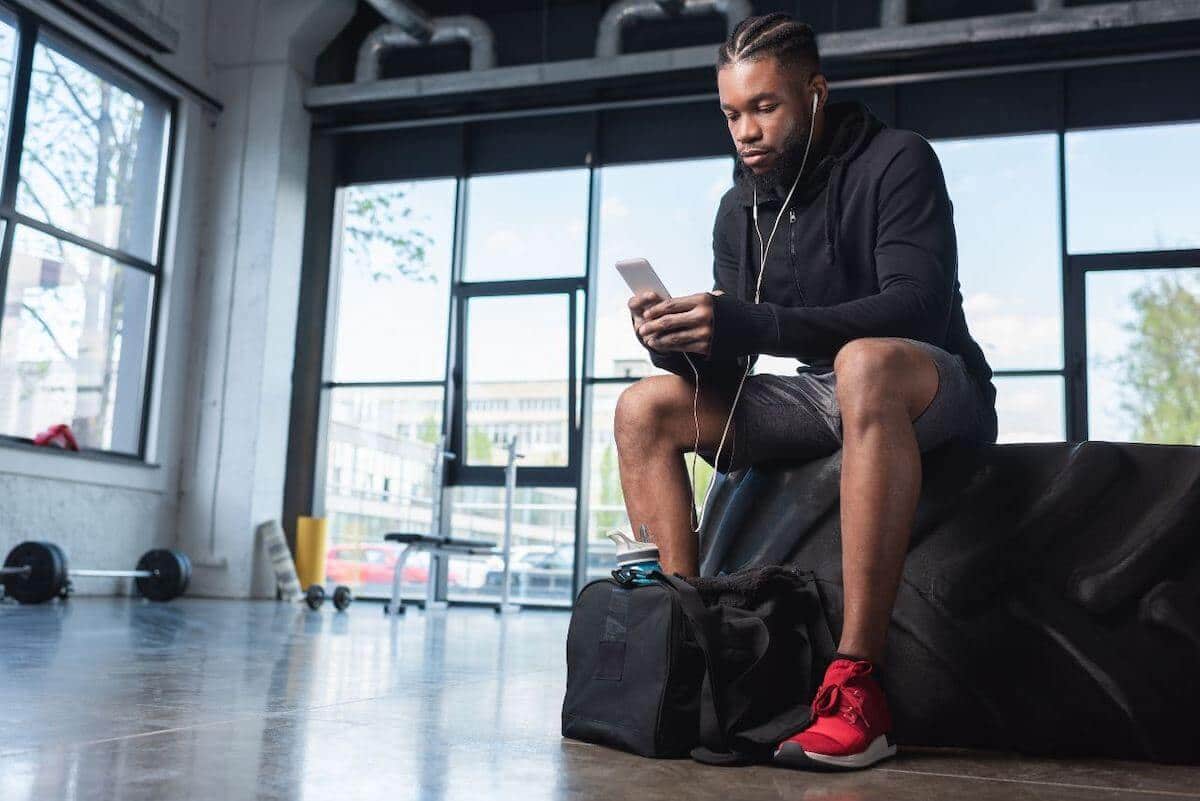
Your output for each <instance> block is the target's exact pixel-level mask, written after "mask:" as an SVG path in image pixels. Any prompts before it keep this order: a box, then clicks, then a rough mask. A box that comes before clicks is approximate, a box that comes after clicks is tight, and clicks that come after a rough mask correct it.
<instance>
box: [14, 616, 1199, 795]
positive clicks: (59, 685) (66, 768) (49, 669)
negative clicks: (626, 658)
mask: <svg viewBox="0 0 1200 801" xmlns="http://www.w3.org/2000/svg"><path fill="white" fill-rule="evenodd" d="M567 621H568V616H567V615H566V614H565V613H562V612H551V611H542V612H535V611H525V612H521V613H518V614H514V615H510V616H507V617H503V618H501V617H498V616H496V615H494V614H493V613H492V612H491V611H488V610H483V609H470V608H453V609H450V610H448V611H442V612H433V613H430V614H425V613H422V612H420V611H417V610H413V611H411V612H410V613H409V614H408V616H407V617H404V618H401V619H398V620H389V619H386V618H384V616H383V615H382V614H381V611H380V607H379V606H378V605H374V604H368V603H363V602H360V603H359V604H357V605H355V606H353V607H351V609H350V611H349V612H348V613H346V614H342V615H338V614H336V613H334V612H333V611H332V610H331V609H330V608H329V607H328V606H326V608H325V609H323V610H322V611H320V612H309V611H307V610H306V609H304V608H303V607H300V606H291V605H287V604H282V603H272V602H233V601H206V600H199V599H181V600H179V601H175V602H172V603H170V604H167V605H151V604H147V603H144V602H140V601H132V600H121V599H88V598H77V599H74V600H72V601H71V602H70V603H69V604H66V605H62V604H58V603H53V604H47V605H44V606H39V607H18V606H16V605H14V604H12V603H5V604H0V799H3V801H43V799H67V800H68V801H69V800H71V799H121V801H135V800H136V799H154V800H155V801H172V800H173V799H222V800H223V799H243V798H263V799H287V800H288V801H297V800H300V799H308V800H310V801H311V800H313V799H322V800H324V799H334V798H345V799H380V801H404V800H405V799H422V800H424V799H429V800H430V801H432V800H434V799H437V800H439V801H440V800H442V799H445V800H446V801H450V799H463V800H464V801H480V800H482V799H497V800H502V799H522V800H523V801H524V800H525V799H530V800H534V801H535V800H536V799H604V800H605V801H617V800H618V799H638V801H651V799H672V801H674V800H675V799H720V801H743V800H746V801H749V800H751V799H801V798H803V799H830V800H831V801H833V800H836V801H856V800H858V799H862V800H864V801H866V800H867V799H887V800H888V801H903V799H923V800H924V799H963V798H970V799H971V801H990V800H991V799H1018V798H1020V799H1026V798H1030V799H1085V798H1096V799H1121V798H1138V799H1163V798H1197V799H1200V768H1186V767H1173V766H1164V765H1145V764H1136V763H1113V762H1100V761H1089V760H1064V761H1056V760H1041V759H1025V758H1019V757H1014V756H1010V755H1004V754H981V753H969V752H953V751H945V750H937V751H932V750H931V751H913V750H908V751H903V752H901V755H900V756H899V757H897V758H896V759H895V760H893V761H892V762H890V763H888V765H887V767H880V768H876V769H875V770H872V771H869V772H865V773H857V774H849V775H823V774H822V775H814V774H804V773H798V772H793V771H788V770H782V769H775V768H769V767H761V768H738V769H732V768H713V767H705V766H701V765H698V764H695V763H692V762H690V761H652V760H645V759H640V758H638V757H633V756H629V755H627V754H622V753H619V752H615V751H610V750H607V749H603V748H599V747H595V746H590V745H584V744H580V743H574V742H570V741H566V740H563V739H562V738H561V737H560V736H559V734H558V726H559V719H558V716H559V704H560V702H561V700H562V691H563V684H564V680H565V676H564V673H565V668H564V658H563V640H564V637H565V636H566V629H567Z"/></svg>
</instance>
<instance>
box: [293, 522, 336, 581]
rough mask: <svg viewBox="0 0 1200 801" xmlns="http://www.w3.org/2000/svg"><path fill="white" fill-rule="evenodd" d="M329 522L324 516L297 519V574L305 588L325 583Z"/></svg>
mask: <svg viewBox="0 0 1200 801" xmlns="http://www.w3.org/2000/svg"><path fill="white" fill-rule="evenodd" d="M328 542H329V524H328V521H327V520H326V519H325V518H323V517H299V518H297V519H296V576H297V577H298V578H299V579H300V586H301V587H304V588H305V589H307V588H309V587H311V586H312V585H314V584H324V583H325V553H326V551H327V550H328Z"/></svg>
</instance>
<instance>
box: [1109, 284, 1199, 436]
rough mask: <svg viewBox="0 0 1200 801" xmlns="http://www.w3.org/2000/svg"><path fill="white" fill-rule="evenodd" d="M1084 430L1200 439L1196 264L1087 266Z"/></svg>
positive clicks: (1123, 434)
mask: <svg viewBox="0 0 1200 801" xmlns="http://www.w3.org/2000/svg"><path fill="white" fill-rule="evenodd" d="M1087 352H1088V384H1087V391H1088V435H1089V437H1091V438H1092V439H1104V440H1118V441H1126V442H1155V443H1162V444H1170V445H1200V268H1190V269H1178V268H1168V269H1141V270H1105V271H1098V272H1089V273H1088V274H1087Z"/></svg>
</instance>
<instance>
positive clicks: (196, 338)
mask: <svg viewBox="0 0 1200 801" xmlns="http://www.w3.org/2000/svg"><path fill="white" fill-rule="evenodd" d="M166 2H167V3H168V5H169V6H170V7H171V8H170V11H171V13H170V14H168V15H167V16H168V17H169V18H171V19H172V21H174V22H176V23H177V24H179V26H180V30H181V33H182V41H181V46H180V49H179V51H178V52H177V53H175V54H172V55H171V56H169V57H163V58H161V59H159V61H160V63H162V64H163V65H164V66H167V67H168V68H169V69H170V70H172V71H173V72H175V73H177V74H179V75H181V76H182V77H183V78H184V79H185V80H187V81H189V82H190V83H192V84H194V85H196V86H198V87H200V88H201V89H202V90H203V91H205V92H207V93H208V94H210V95H213V96H215V97H216V98H217V99H219V100H220V101H221V103H223V104H224V110H223V111H222V112H221V113H219V114H216V113H214V112H212V111H210V110H208V109H206V108H205V107H204V105H203V104H201V103H199V102H198V101H196V100H195V99H192V98H190V97H187V96H184V97H182V98H181V103H180V114H179V118H178V120H177V125H178V136H179V139H178V140H177V158H176V162H175V170H176V172H175V180H174V181H173V182H172V186H173V195H174V196H173V197H172V198H171V200H170V206H171V209H172V215H171V221H170V224H169V226H168V229H167V231H166V235H167V257H166V276H165V279H164V285H163V290H164V291H163V299H164V300H163V307H162V309H161V310H160V315H161V316H160V327H159V332H160V337H159V341H158V353H157V354H156V358H157V361H156V364H157V369H156V380H155V385H154V387H153V388H152V414H151V418H152V425H151V429H150V432H149V449H148V450H149V452H148V461H149V462H151V464H148V465H139V464H129V463H116V462H111V461H104V460H97V459H89V458H86V457H81V456H77V455H70V454H61V453H42V452H37V451H33V450H31V449H28V448H14V447H5V446H3V445H0V553H2V552H7V550H8V549H9V548H10V547H12V545H14V544H15V543H17V542H19V541H21V540H24V539H33V538H36V539H48V540H53V541H55V542H57V543H59V544H60V545H61V546H63V548H64V549H65V550H66V552H67V555H68V557H69V558H70V560H71V562H72V563H73V564H75V565H76V566H80V567H82V566H88V567H106V568H107V567H132V566H133V564H134V563H135V562H136V560H137V557H138V556H139V555H140V554H141V553H142V552H143V551H144V550H146V549H148V548H151V547H160V546H167V547H180V548H182V549H183V550H184V551H185V552H187V553H188V555H189V556H191V557H192V560H193V563H194V565H195V570H194V577H193V585H192V590H191V594H198V595H216V596H225V597H249V596H251V595H259V596H267V595H270V594H271V593H272V588H271V583H270V579H269V575H268V573H267V571H266V569H265V565H264V563H262V560H261V559H260V558H259V557H258V555H257V547H256V543H255V541H254V528H255V526H256V525H257V523H259V522H262V521H263V520H266V519H271V518H277V517H278V516H279V514H280V511H281V508H282V497H283V476H284V471H285V465H284V462H285V458H286V451H287V421H288V415H289V411H290V398H291V366H292V361H293V351H294V339H295V336H294V335H295V314H296V302H297V297H298V290H299V275H300V261H301V259H300V255H301V254H300V250H299V248H300V244H301V241H302V237H301V232H302V229H303V224H304V205H305V204H304V200H305V197H304V189H305V178H306V174H307V155H308V131H309V119H308V115H307V113H306V112H305V111H304V109H303V105H302V97H303V90H304V87H305V86H306V85H307V83H308V80H309V77H308V76H309V74H310V69H311V65H312V63H313V60H314V59H315V56H316V54H317V52H319V50H320V48H321V47H323V45H324V42H326V41H328V39H329V38H332V36H334V35H335V34H336V33H337V31H338V30H339V29H340V28H341V27H342V26H343V25H344V24H345V22H346V21H347V20H348V19H349V17H350V15H351V14H352V13H353V9H354V3H353V0H257V2H253V1H251V2H247V1H246V0H241V1H240V2H238V1H237V0H207V1H205V2H201V0H166ZM47 13H53V12H47ZM125 585H126V582H121V581H105V580H99V581H96V580H88V581H87V582H86V583H83V582H78V583H77V590H79V591H81V592H89V591H90V592H112V591H114V590H117V591H124V590H125V589H126V587H125Z"/></svg>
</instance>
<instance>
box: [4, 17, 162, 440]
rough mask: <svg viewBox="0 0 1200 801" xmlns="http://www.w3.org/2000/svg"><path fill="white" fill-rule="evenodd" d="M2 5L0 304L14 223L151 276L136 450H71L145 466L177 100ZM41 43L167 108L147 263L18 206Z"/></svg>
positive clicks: (69, 37)
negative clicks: (6, 32) (8, 28)
mask: <svg viewBox="0 0 1200 801" xmlns="http://www.w3.org/2000/svg"><path fill="white" fill-rule="evenodd" d="M0 10H2V11H3V12H7V14H8V16H9V18H10V19H12V20H13V22H14V25H15V31H16V38H17V47H16V54H15V58H14V60H13V74H12V88H11V94H10V97H9V103H10V106H9V108H10V113H9V120H8V129H7V131H6V132H5V144H4V155H3V174H2V175H0V225H2V226H3V235H2V237H0V299H5V300H4V301H0V303H4V302H6V299H7V291H8V276H9V270H10V265H11V260H12V252H13V242H14V239H15V237H16V231H17V227H18V226H23V227H26V228H29V229H31V230H33V231H36V232H38V233H41V234H44V235H46V236H49V237H52V238H55V239H58V240H61V241H63V242H66V243H69V244H71V245H74V246H77V247H80V248H83V249H84V250H88V251H91V252H93V253H96V254H99V255H101V256H104V257H106V258H109V259H112V260H113V261H115V262H117V263H118V264H119V265H120V266H121V267H122V268H125V269H133V270H137V271H138V272H141V273H144V274H146V275H149V276H150V278H151V280H152V282H153V289H152V291H151V293H150V311H149V321H148V330H147V334H146V363H145V365H144V367H143V375H142V390H141V395H142V398H141V401H142V403H141V406H142V408H141V410H140V413H139V415H138V436H137V450H136V452H134V453H126V452H123V451H117V450H112V449H110V448H94V447H88V446H85V445H82V444H81V445H80V450H79V452H78V453H75V454H74V455H76V456H78V455H83V456H86V457H88V458H101V459H105V460H115V461H120V462H125V463H130V462H132V463H139V464H147V453H148V449H149V437H150V431H151V428H152V425H151V422H152V421H151V413H152V409H153V405H154V403H153V401H154V392H153V389H154V383H155V380H156V378H157V371H158V367H159V365H158V359H157V355H158V338H159V322H160V319H161V316H162V315H161V310H162V302H163V296H162V292H163V283H164V279H165V262H166V255H167V247H168V239H169V237H168V227H169V222H170V219H171V214H172V206H171V195H172V192H173V189H174V177H175V176H174V173H175V159H176V148H177V145H178V132H179V125H178V120H179V99H178V98H177V97H175V96H173V95H171V94H169V93H167V92H164V91H162V90H161V89H159V88H157V87H155V86H153V85H151V84H150V83H148V82H146V81H145V80H142V79H141V78H139V77H137V76H136V75H134V74H133V73H132V72H131V71H129V70H127V69H126V68H124V67H123V66H122V65H121V64H119V63H118V62H116V61H114V60H113V59H111V58H109V57H107V56H105V55H104V54H102V53H100V52H98V51H97V50H96V49H95V48H92V47H90V46H88V45H87V44H86V43H84V42H83V41H81V40H80V39H79V38H78V37H76V36H74V35H72V34H71V33H70V32H69V31H66V30H63V29H62V28H60V27H57V26H55V25H53V24H51V23H49V22H47V21H46V20H45V19H43V18H42V17H40V16H38V15H37V14H34V13H33V12H31V11H29V10H27V9H23V8H12V7H10V6H7V5H3V4H0ZM42 41H45V42H47V43H48V44H47V46H51V47H54V48H62V49H63V50H65V51H66V52H67V53H69V54H70V57H72V58H75V57H78V58H79V59H80V61H81V66H82V67H84V68H85V69H87V70H88V71H89V72H92V73H94V74H96V75H98V76H99V77H100V78H102V79H103V80H106V81H108V82H110V83H113V84H115V85H117V86H119V87H121V88H124V89H127V90H128V89H133V90H134V91H136V93H137V94H138V95H139V96H143V97H151V98H153V99H154V100H155V101H157V102H160V103H161V104H162V105H163V107H164V108H165V110H166V121H165V130H164V132H163V152H162V155H161V166H160V174H159V184H158V203H157V206H156V208H155V210H154V214H155V240H154V243H153V247H152V250H153V260H150V261H148V260H146V259H145V258H142V257H140V256H136V255H134V254H133V253H130V252H128V251H124V250H121V249H120V248H112V247H108V246H105V245H101V244H99V243H97V242H93V241H91V240H89V239H87V238H86V237H82V236H80V235H78V234H75V233H73V232H70V231H66V230H63V229H60V228H58V227H57V226H55V225H53V224H52V223H49V222H44V221H42V220H38V219H37V218H34V217H29V216H28V215H25V214H23V213H21V212H19V211H18V210H17V190H18V187H19V184H20V180H21V172H20V169H21V157H22V155H23V151H24V140H25V130H26V123H27V119H28V113H29V93H30V86H31V83H32V75H33V60H34V52H35V50H36V48H37V46H38V44H39V43H40V42H42ZM3 322H4V321H3V314H2V311H0V337H2V336H3ZM32 442H33V437H22V436H17V435H14V434H5V433H0V446H5V447H21V448H23V447H28V446H30V445H31V444H32ZM39 450H46V451H54V452H57V453H62V454H64V455H70V454H72V453H73V452H71V451H61V450H59V449H48V448H47V449H39Z"/></svg>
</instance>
